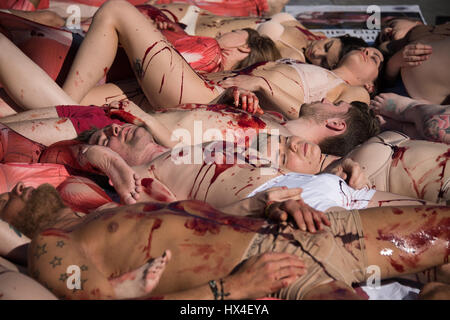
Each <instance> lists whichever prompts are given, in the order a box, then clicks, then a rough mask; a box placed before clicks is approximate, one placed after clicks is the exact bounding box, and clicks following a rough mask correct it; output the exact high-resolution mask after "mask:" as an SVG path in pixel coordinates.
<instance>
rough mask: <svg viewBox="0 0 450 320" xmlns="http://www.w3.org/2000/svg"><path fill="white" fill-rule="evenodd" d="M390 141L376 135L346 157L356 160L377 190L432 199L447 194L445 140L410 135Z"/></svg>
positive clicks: (437, 199) (439, 200)
mask: <svg viewBox="0 0 450 320" xmlns="http://www.w3.org/2000/svg"><path fill="white" fill-rule="evenodd" d="M394 141H395V140H394ZM391 145H393V146H390V145H389V143H388V144H383V143H382V142H381V140H379V139H378V138H376V137H375V138H372V139H370V140H369V141H368V142H366V143H364V144H363V145H361V146H359V147H358V148H355V149H354V150H353V151H351V152H350V153H349V154H348V155H347V156H346V158H347V157H348V158H351V159H352V160H354V161H356V162H357V163H359V165H360V166H361V168H362V170H363V171H364V173H365V174H366V176H367V177H368V179H369V180H370V181H371V182H370V185H371V187H372V188H375V189H376V190H380V191H389V192H392V193H397V194H402V195H405V196H409V197H414V198H419V199H426V200H429V201H433V202H442V201H445V200H447V199H449V198H450V195H449V191H450V190H448V186H447V184H446V181H447V180H448V177H449V175H450V168H449V167H448V166H447V162H448V155H447V153H448V144H445V143H435V142H430V141H425V140H412V139H411V140H406V141H403V142H401V143H395V142H394V143H392V144H391Z"/></svg>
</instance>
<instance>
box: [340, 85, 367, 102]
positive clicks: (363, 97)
mask: <svg viewBox="0 0 450 320" xmlns="http://www.w3.org/2000/svg"><path fill="white" fill-rule="evenodd" d="M339 100H341V101H345V102H348V103H350V102H353V101H361V102H364V103H367V104H369V103H370V95H369V92H367V90H366V89H364V88H363V87H357V86H350V85H345V86H343V88H342V91H341V94H340V95H339V96H338V99H337V101H339Z"/></svg>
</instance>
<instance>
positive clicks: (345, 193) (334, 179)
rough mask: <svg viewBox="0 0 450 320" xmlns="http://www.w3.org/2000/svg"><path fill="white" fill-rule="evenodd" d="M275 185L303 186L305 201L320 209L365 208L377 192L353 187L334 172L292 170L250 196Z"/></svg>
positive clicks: (262, 186)
mask: <svg viewBox="0 0 450 320" xmlns="http://www.w3.org/2000/svg"><path fill="white" fill-rule="evenodd" d="M273 187H288V188H302V189H303V192H302V194H301V196H302V199H303V201H305V202H306V203H307V204H308V205H310V206H311V207H313V208H314V209H316V210H320V211H325V210H327V209H329V208H331V207H342V208H345V209H347V210H352V209H364V208H366V207H367V204H368V203H369V201H370V199H372V197H373V195H374V193H375V190H372V189H369V188H364V189H361V190H356V189H353V188H351V187H349V186H348V185H347V183H346V182H345V181H344V180H343V179H341V178H339V177H338V176H336V175H334V174H327V173H323V174H319V175H310V174H302V173H296V172H290V173H288V174H285V175H283V176H278V177H276V178H273V179H272V180H269V181H267V182H266V183H265V184H263V185H261V186H259V187H258V188H256V189H255V190H253V191H252V192H251V193H250V194H249V195H248V197H251V196H254V195H255V194H257V193H258V192H261V191H265V190H267V189H270V188H273Z"/></svg>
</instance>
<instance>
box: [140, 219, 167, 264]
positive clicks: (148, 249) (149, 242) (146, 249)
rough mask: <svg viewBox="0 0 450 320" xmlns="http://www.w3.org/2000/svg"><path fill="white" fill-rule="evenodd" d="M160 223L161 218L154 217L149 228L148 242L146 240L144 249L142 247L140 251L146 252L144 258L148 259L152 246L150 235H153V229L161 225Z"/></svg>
mask: <svg viewBox="0 0 450 320" xmlns="http://www.w3.org/2000/svg"><path fill="white" fill-rule="evenodd" d="M161 224H162V220H161V219H158V218H157V219H155V222H154V223H153V226H152V229H151V230H150V233H149V235H148V242H147V246H145V247H144V249H142V252H146V254H145V258H146V259H150V257H151V256H150V249H151V246H152V236H153V231H154V230H156V229H158V228H159V227H161Z"/></svg>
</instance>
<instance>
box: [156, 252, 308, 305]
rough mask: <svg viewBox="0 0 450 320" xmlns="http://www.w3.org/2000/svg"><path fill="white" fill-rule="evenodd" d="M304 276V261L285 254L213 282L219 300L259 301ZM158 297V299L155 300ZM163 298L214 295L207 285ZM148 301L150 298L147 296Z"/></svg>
mask: <svg viewBox="0 0 450 320" xmlns="http://www.w3.org/2000/svg"><path fill="white" fill-rule="evenodd" d="M305 273H306V268H305V264H304V262H303V261H302V260H301V259H300V258H299V257H297V256H294V255H291V254H288V253H274V252H271V253H265V254H262V255H259V256H253V257H251V258H250V259H248V260H246V261H245V262H244V263H243V264H242V265H241V266H240V268H239V269H238V270H237V271H236V272H234V273H231V274H229V275H227V276H226V277H224V278H222V279H215V284H216V285H217V293H218V297H217V299H218V300H221V298H222V295H221V292H222V290H223V293H224V295H223V299H224V300H225V299H226V300H240V299H258V298H263V297H266V296H268V295H269V294H271V293H274V292H276V291H278V290H280V289H283V288H285V287H287V286H289V285H290V284H291V283H292V282H294V281H295V280H296V279H297V278H298V277H300V276H302V275H304V274H305ZM158 298H161V297H158ZM162 298H163V299H168V300H177V299H191V300H207V299H208V300H209V299H214V298H215V296H214V294H213V291H212V289H211V287H210V285H209V284H208V283H206V284H203V285H200V286H198V287H195V288H191V289H187V290H184V291H180V292H174V293H169V294H165V295H164V296H163V297H162ZM150 299H151V297H150Z"/></svg>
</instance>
